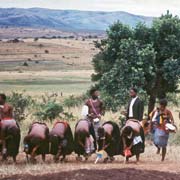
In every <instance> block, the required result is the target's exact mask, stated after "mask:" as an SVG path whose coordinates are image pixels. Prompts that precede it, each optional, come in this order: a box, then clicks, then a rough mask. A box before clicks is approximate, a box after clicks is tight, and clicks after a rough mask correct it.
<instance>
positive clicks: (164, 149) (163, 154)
mask: <svg viewBox="0 0 180 180" xmlns="http://www.w3.org/2000/svg"><path fill="white" fill-rule="evenodd" d="M165 156H166V147H163V148H162V159H161V161H164V159H165Z"/></svg>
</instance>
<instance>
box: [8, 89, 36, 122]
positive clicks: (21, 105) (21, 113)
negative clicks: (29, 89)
mask: <svg viewBox="0 0 180 180" xmlns="http://www.w3.org/2000/svg"><path fill="white" fill-rule="evenodd" d="M7 101H8V102H9V103H10V104H11V105H12V106H13V113H14V118H15V120H17V121H18V122H19V123H21V122H22V121H23V120H25V118H26V117H27V115H28V114H29V113H28V111H27V110H28V109H29V108H30V107H31V105H33V104H34V101H33V99H32V98H31V96H25V95H24V94H23V93H17V92H12V94H11V95H10V96H8V99H7Z"/></svg>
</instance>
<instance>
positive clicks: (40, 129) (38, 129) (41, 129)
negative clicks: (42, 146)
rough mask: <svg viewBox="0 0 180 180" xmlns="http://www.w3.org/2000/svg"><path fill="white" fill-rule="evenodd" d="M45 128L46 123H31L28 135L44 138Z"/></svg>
mask: <svg viewBox="0 0 180 180" xmlns="http://www.w3.org/2000/svg"><path fill="white" fill-rule="evenodd" d="M46 129H47V127H46V125H44V124H38V123H35V124H33V125H32V128H31V131H30V133H29V136H33V137H39V138H41V139H45V138H46V135H45V132H46Z"/></svg>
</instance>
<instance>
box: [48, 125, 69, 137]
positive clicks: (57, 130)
mask: <svg viewBox="0 0 180 180" xmlns="http://www.w3.org/2000/svg"><path fill="white" fill-rule="evenodd" d="M65 130H66V127H65V124H63V123H57V124H56V125H55V126H54V127H53V129H52V131H51V133H50V134H52V135H57V136H59V137H62V138H63V137H64V134H65Z"/></svg>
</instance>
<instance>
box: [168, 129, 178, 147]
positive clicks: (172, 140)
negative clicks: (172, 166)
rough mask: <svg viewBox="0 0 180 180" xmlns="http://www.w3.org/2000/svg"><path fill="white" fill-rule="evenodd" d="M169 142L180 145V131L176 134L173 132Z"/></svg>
mask: <svg viewBox="0 0 180 180" xmlns="http://www.w3.org/2000/svg"><path fill="white" fill-rule="evenodd" d="M169 143H170V145H177V146H179V145H180V131H178V132H177V133H176V134H171V136H170V139H169Z"/></svg>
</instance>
